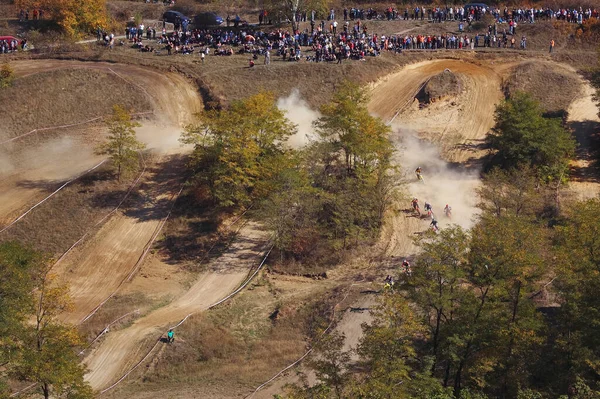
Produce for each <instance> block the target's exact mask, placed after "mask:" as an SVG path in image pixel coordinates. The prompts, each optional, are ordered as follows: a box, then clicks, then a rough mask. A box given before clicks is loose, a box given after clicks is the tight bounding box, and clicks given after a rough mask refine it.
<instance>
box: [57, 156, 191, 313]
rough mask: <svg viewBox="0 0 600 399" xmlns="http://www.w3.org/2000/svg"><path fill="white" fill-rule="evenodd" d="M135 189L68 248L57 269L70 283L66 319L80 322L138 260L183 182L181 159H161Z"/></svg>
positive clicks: (130, 270)
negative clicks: (121, 207)
mask: <svg viewBox="0 0 600 399" xmlns="http://www.w3.org/2000/svg"><path fill="white" fill-rule="evenodd" d="M157 169H158V170H157V171H155V172H154V174H153V175H152V176H151V177H150V178H149V180H148V181H147V182H146V185H147V186H148V187H147V188H146V189H144V188H142V189H140V190H139V192H138V200H137V201H135V203H133V204H130V205H129V206H128V209H126V210H125V211H124V213H117V215H115V216H113V217H112V218H111V219H109V221H108V222H107V223H106V224H104V225H103V226H102V228H101V229H100V231H98V233H96V235H95V236H94V237H93V239H91V240H90V241H88V242H86V243H85V244H84V245H82V246H80V247H79V248H77V249H76V250H75V251H73V252H71V253H69V254H68V255H67V256H66V257H65V258H64V259H63V261H62V262H61V263H60V264H59V265H58V267H57V268H56V269H55V272H56V273H58V275H59V276H60V280H61V281H62V282H63V283H67V284H68V285H69V287H70V294H71V298H72V299H73V302H74V305H75V310H74V311H73V312H70V313H69V314H67V315H66V317H65V319H64V320H65V321H68V322H71V323H73V324H79V323H81V322H82V321H83V320H84V318H86V316H88V315H89V314H90V313H91V312H92V311H94V309H95V308H96V307H97V306H98V305H99V304H101V303H102V302H103V301H104V300H106V299H107V298H108V297H109V296H110V295H111V294H113V292H115V291H116V290H117V289H118V287H119V286H120V285H121V283H122V281H124V280H125V279H126V278H127V277H128V276H129V274H130V273H131V272H132V270H133V267H134V266H135V265H136V263H137V261H138V259H139V258H140V255H141V254H142V252H143V249H144V247H145V246H146V244H147V243H148V242H149V241H150V240H151V238H152V236H153V235H154V233H155V231H156V230H157V228H158V227H159V225H160V224H161V220H162V219H163V218H164V217H166V215H167V214H168V212H169V209H170V207H171V204H172V200H173V198H174V196H175V194H176V193H177V191H178V189H179V188H180V186H181V183H182V182H181V179H180V177H179V176H180V175H181V174H182V173H183V172H184V170H185V165H184V160H183V159H175V160H170V161H169V160H165V162H164V164H159V165H158V167H157Z"/></svg>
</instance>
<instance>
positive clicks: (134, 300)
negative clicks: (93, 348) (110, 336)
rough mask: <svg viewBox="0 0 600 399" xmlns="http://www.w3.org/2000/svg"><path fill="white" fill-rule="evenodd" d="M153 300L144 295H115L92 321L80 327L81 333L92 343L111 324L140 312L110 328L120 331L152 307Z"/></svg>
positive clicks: (89, 320)
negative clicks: (119, 329)
mask: <svg viewBox="0 0 600 399" xmlns="http://www.w3.org/2000/svg"><path fill="white" fill-rule="evenodd" d="M151 303H152V300H151V299H150V298H149V297H148V296H146V295H144V294H143V293H139V292H138V293H134V294H129V295H115V296H114V297H112V298H110V299H109V300H108V302H106V304H104V306H102V307H101V308H100V310H98V312H96V313H95V314H94V316H92V317H91V318H90V319H88V320H87V321H86V322H85V323H83V324H82V325H81V326H79V331H80V332H81V333H82V334H83V336H84V337H85V339H86V340H87V341H92V340H93V339H94V338H96V337H97V336H98V334H100V333H101V332H102V331H103V330H104V329H105V328H106V327H107V326H108V325H109V324H110V323H112V322H114V321H115V320H117V319H118V318H120V317H122V316H124V315H126V314H128V313H132V312H135V311H136V310H139V312H138V313H132V314H131V315H129V316H127V317H125V318H123V319H121V320H119V322H118V323H115V324H114V325H112V326H110V328H111V329H118V328H119V327H122V326H123V325H127V324H128V323H131V322H132V321H133V320H135V319H136V318H138V317H140V316H141V315H142V314H143V313H144V311H145V310H146V309H147V308H148V307H149V306H150V304H151Z"/></svg>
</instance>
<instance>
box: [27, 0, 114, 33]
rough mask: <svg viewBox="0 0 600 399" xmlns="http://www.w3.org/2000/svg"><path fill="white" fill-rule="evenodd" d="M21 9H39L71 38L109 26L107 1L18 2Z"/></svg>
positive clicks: (60, 0) (33, 0)
mask: <svg viewBox="0 0 600 399" xmlns="http://www.w3.org/2000/svg"><path fill="white" fill-rule="evenodd" d="M15 4H16V6H17V7H18V8H21V9H30V10H33V9H39V10H43V11H44V15H45V16H46V18H49V19H51V20H54V21H56V22H57V23H58V25H59V26H60V27H61V28H62V29H63V31H64V32H65V33H66V34H67V35H69V36H77V35H79V34H81V33H85V32H92V31H94V30H95V29H96V28H97V27H98V26H100V27H105V26H106V24H107V14H106V0H16V1H15Z"/></svg>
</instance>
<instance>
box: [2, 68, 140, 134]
mask: <svg viewBox="0 0 600 399" xmlns="http://www.w3.org/2000/svg"><path fill="white" fill-rule="evenodd" d="M0 104H12V105H11V107H13V108H14V109H15V112H4V113H3V117H2V118H0V131H4V132H5V135H7V136H8V137H12V136H16V135H18V134H22V133H26V132H28V131H30V130H32V129H35V128H40V127H46V126H57V125H63V124H72V123H77V122H83V121H85V120H89V119H92V118H94V117H97V116H103V115H108V114H110V113H111V112H112V106H113V105H114V104H122V105H124V106H125V107H126V108H128V109H133V110H135V111H138V112H142V111H146V110H149V109H150V103H149V102H148V100H147V98H146V96H145V95H144V94H143V93H142V92H141V90H140V89H139V88H138V87H136V86H134V85H132V84H130V83H128V82H125V81H123V80H122V79H120V78H119V77H117V76H115V75H113V74H111V73H110V72H108V71H99V70H90V69H61V70H55V71H48V72H42V73H38V74H34V75H30V76H24V77H18V78H17V79H15V80H14V84H13V86H12V87H9V88H7V89H5V90H2V91H0ZM25 110H26V111H25Z"/></svg>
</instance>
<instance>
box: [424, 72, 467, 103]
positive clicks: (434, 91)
mask: <svg viewBox="0 0 600 399" xmlns="http://www.w3.org/2000/svg"><path fill="white" fill-rule="evenodd" d="M461 86H462V82H461V81H460V79H459V78H458V76H456V74H455V73H453V72H451V71H450V70H449V69H446V70H444V71H443V72H441V73H438V74H437V75H435V76H433V77H432V78H431V79H429V80H428V81H427V83H426V84H425V86H424V87H423V89H422V90H421V91H420V92H419V94H417V97H418V98H419V101H420V102H421V103H425V104H429V103H433V102H436V101H440V100H442V99H445V98H447V97H451V96H456V95H457V94H458V93H460V92H461V91H462V88H461Z"/></svg>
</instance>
